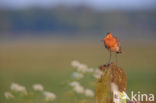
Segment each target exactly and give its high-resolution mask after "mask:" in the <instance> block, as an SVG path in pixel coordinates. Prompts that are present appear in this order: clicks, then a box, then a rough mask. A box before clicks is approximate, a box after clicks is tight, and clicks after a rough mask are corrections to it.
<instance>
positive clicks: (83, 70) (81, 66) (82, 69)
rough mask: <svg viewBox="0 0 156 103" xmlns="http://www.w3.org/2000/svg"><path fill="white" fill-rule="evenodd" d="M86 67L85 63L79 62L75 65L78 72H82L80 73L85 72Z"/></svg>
mask: <svg viewBox="0 0 156 103" xmlns="http://www.w3.org/2000/svg"><path fill="white" fill-rule="evenodd" d="M87 69H88V67H87V65H85V64H80V65H79V66H78V67H77V71H78V72H82V73H85V72H87Z"/></svg>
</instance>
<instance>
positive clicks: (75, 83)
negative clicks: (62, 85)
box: [69, 81, 80, 87]
mask: <svg viewBox="0 0 156 103" xmlns="http://www.w3.org/2000/svg"><path fill="white" fill-rule="evenodd" d="M69 85H70V86H72V87H75V86H79V85H80V83H79V82H77V81H73V82H71V83H69Z"/></svg>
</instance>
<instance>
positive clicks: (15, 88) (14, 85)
mask: <svg viewBox="0 0 156 103" xmlns="http://www.w3.org/2000/svg"><path fill="white" fill-rule="evenodd" d="M10 89H11V90H12V91H15V92H21V93H24V94H27V91H26V88H25V87H24V86H21V85H19V84H17V83H12V84H11V87H10Z"/></svg>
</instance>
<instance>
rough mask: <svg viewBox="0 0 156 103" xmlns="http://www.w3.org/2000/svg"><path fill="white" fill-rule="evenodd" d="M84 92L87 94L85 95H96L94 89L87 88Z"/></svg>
mask: <svg viewBox="0 0 156 103" xmlns="http://www.w3.org/2000/svg"><path fill="white" fill-rule="evenodd" d="M84 94H85V96H87V97H93V96H94V92H93V91H92V90H90V89H86V90H85V91H84Z"/></svg>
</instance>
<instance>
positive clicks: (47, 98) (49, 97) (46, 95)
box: [43, 92, 56, 101]
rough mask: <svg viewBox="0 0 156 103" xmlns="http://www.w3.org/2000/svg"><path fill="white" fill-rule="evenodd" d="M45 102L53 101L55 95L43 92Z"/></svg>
mask: <svg viewBox="0 0 156 103" xmlns="http://www.w3.org/2000/svg"><path fill="white" fill-rule="evenodd" d="M43 94H44V96H45V99H46V101H53V100H54V99H56V95H55V94H54V93H52V92H43Z"/></svg>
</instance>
